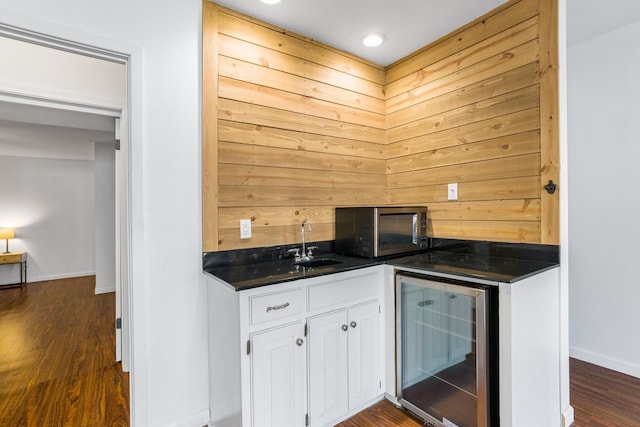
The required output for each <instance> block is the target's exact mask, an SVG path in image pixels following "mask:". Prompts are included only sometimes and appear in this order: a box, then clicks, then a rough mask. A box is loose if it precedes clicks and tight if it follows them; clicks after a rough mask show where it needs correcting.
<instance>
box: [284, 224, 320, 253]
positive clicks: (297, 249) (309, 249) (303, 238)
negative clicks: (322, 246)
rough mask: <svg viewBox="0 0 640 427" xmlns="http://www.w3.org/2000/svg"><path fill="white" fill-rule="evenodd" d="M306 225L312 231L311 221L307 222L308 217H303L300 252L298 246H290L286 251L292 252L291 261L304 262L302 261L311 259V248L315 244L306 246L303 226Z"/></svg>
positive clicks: (315, 247)
mask: <svg viewBox="0 0 640 427" xmlns="http://www.w3.org/2000/svg"><path fill="white" fill-rule="evenodd" d="M305 225H307V227H308V228H309V231H313V228H312V227H311V223H310V222H309V220H308V219H305V220H304V221H302V224H301V226H302V254H300V248H291V249H289V250H288V251H287V252H289V253H292V254H293V262H294V263H296V264H297V263H300V262H304V261H310V260H312V259H313V252H312V251H313V250H314V249H317V248H318V247H317V246H309V247H307V241H306V239H305V237H304V226H305Z"/></svg>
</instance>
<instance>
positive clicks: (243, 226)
mask: <svg viewBox="0 0 640 427" xmlns="http://www.w3.org/2000/svg"><path fill="white" fill-rule="evenodd" d="M240 238H241V239H250V238H251V220H250V219H241V220H240Z"/></svg>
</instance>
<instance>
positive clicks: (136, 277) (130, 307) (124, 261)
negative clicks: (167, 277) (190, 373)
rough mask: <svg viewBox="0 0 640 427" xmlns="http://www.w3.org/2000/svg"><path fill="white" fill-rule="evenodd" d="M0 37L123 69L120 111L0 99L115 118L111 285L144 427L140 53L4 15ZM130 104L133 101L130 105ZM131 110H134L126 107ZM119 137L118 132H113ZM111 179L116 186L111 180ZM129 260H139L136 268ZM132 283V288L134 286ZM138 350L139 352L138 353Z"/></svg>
mask: <svg viewBox="0 0 640 427" xmlns="http://www.w3.org/2000/svg"><path fill="white" fill-rule="evenodd" d="M0 35H1V36H4V37H9V38H13V39H15V40H19V41H24V42H29V43H35V44H38V45H41V46H45V47H50V48H54V49H59V50H64V51H67V52H72V53H76V54H80V55H86V56H91V57H94V58H98V59H104V60H109V61H115V62H120V63H124V64H125V66H126V70H127V82H126V86H127V87H126V93H127V100H126V106H125V108H123V109H122V110H119V111H118V110H114V109H113V107H110V108H101V107H100V106H94V105H82V104H78V103H71V102H65V101H64V100H56V99H45V98H41V97H37V96H31V95H30V94H20V93H5V92H1V91H0V99H2V100H3V101H6V102H16V103H22V104H28V105H37V106H44V107H51V108H58V109H65V110H69V111H78V112H89V113H93V114H106V115H108V116H112V117H119V118H120V129H119V130H118V131H117V132H116V133H117V135H116V138H118V139H120V141H121V162H122V165H123V168H122V169H123V170H122V172H123V173H122V174H121V177H122V178H124V179H122V186H121V189H122V190H123V191H122V192H121V194H122V197H121V198H120V209H119V210H120V212H118V215H116V218H118V219H119V221H120V229H121V230H122V232H121V233H118V236H117V238H119V239H120V240H121V242H120V243H121V244H120V245H118V241H117V240H116V248H120V250H118V249H117V254H116V257H117V260H119V261H120V262H119V263H118V261H117V262H116V265H117V266H118V269H119V270H120V271H116V281H117V282H118V281H120V283H119V285H118V284H117V285H116V286H120V287H121V292H120V294H121V296H122V298H121V302H122V305H121V309H122V313H121V314H122V335H123V337H122V338H123V339H122V350H123V368H124V367H126V369H125V370H128V371H129V372H130V381H129V396H130V402H129V408H130V425H131V426H134V425H147V424H148V422H147V420H148V391H147V378H148V375H147V355H146V351H144V349H145V347H146V342H147V339H146V332H145V330H146V322H145V318H146V316H145V314H144V313H145V312H146V303H145V301H146V299H145V294H146V291H145V287H144V271H143V268H144V265H143V262H142V260H144V256H143V252H142V251H143V245H142V242H143V230H142V226H139V227H136V226H135V225H134V219H137V221H138V222H141V218H142V211H143V210H142V173H141V171H142V168H141V165H142V144H141V141H142V126H141V124H140V123H141V121H142V120H141V117H142V108H141V105H142V89H141V88H142V53H141V49H140V48H139V47H137V46H132V45H129V44H126V43H123V42H121V41H117V40H112V39H107V38H105V37H103V36H99V35H94V34H90V33H85V32H83V31H79V30H74V29H70V28H68V27H63V26H59V25H56V24H52V23H50V22H45V21H40V20H37V19H35V18H32V17H28V16H24V15H20V14H15V13H12V12H9V11H4V10H3V16H2V17H1V18H0ZM132 100H135V102H132ZM132 105H134V106H135V108H131V106H132ZM118 132H119V133H118ZM116 180H117V181H120V179H119V177H118V176H116ZM134 259H136V260H141V262H139V263H136V262H134ZM134 283H135V284H136V285H135V286H134ZM138 349H139V350H138Z"/></svg>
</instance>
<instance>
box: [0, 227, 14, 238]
mask: <svg viewBox="0 0 640 427" xmlns="http://www.w3.org/2000/svg"><path fill="white" fill-rule="evenodd" d="M14 237H16V230H14V229H13V228H0V239H13V238H14Z"/></svg>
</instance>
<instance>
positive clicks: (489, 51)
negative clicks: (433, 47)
mask: <svg viewBox="0 0 640 427" xmlns="http://www.w3.org/2000/svg"><path fill="white" fill-rule="evenodd" d="M537 37H538V17H537V16H534V17H532V18H530V19H528V20H526V21H525V22H522V23H520V24H517V25H515V26H513V27H511V28H509V29H508V30H505V31H503V32H500V33H498V34H496V35H494V36H492V37H490V38H488V39H486V40H483V41H481V42H479V43H476V44H474V45H473V46H471V47H469V48H467V49H465V50H462V51H459V52H457V53H455V54H454V55H451V56H449V57H446V58H443V59H442V60H440V61H438V62H436V63H433V64H431V65H428V66H427V67H425V68H423V69H421V70H419V71H417V72H415V73H412V74H409V75H407V76H405V77H402V78H400V79H398V80H396V81H394V82H392V83H389V84H388V85H387V90H386V93H387V97H388V98H393V97H395V96H398V95H400V94H402V93H405V92H408V91H410V90H412V89H415V88H416V87H419V86H422V85H423V84H425V83H429V82H432V81H435V80H438V79H441V78H443V77H446V76H448V75H450V74H453V73H456V72H459V71H460V70H462V69H464V68H467V67H470V66H472V65H475V64H477V63H479V62H482V61H484V60H486V59H487V58H491V57H493V56H496V55H499V54H502V53H504V52H507V51H509V50H510V49H513V48H515V47H517V46H520V45H522V44H525V43H527V42H530V41H531V40H535V39H537ZM426 54H428V56H431V55H432V54H433V53H432V52H425V55H426Z"/></svg>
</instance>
